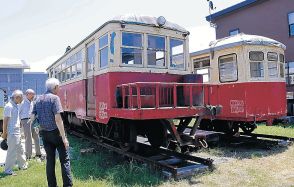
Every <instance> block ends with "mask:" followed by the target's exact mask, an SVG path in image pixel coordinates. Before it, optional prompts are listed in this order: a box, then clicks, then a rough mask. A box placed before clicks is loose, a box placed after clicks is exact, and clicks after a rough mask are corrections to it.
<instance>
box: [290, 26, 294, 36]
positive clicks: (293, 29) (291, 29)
mask: <svg viewBox="0 0 294 187" xmlns="http://www.w3.org/2000/svg"><path fill="white" fill-rule="evenodd" d="M289 30H290V31H289V34H290V36H294V24H292V25H289Z"/></svg>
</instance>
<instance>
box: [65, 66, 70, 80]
mask: <svg viewBox="0 0 294 187" xmlns="http://www.w3.org/2000/svg"><path fill="white" fill-rule="evenodd" d="M70 77H71V72H70V67H69V68H67V69H66V80H69V79H70Z"/></svg>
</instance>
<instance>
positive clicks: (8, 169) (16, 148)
mask: <svg viewBox="0 0 294 187" xmlns="http://www.w3.org/2000/svg"><path fill="white" fill-rule="evenodd" d="M22 100H23V93H22V91H20V90H15V91H14V92H13V93H12V97H11V100H10V101H9V102H8V103H7V104H6V105H5V107H4V120H3V134H2V138H3V139H7V144H8V150H7V155H6V162H5V170H4V173H5V174H7V175H16V174H15V173H14V172H13V171H12V168H13V166H14V164H15V162H17V164H18V167H19V168H20V169H27V163H26V157H25V154H24V149H23V146H22V144H21V140H20V120H19V109H18V104H20V103H21V102H22Z"/></svg>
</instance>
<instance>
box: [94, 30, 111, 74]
mask: <svg viewBox="0 0 294 187" xmlns="http://www.w3.org/2000/svg"><path fill="white" fill-rule="evenodd" d="M104 37H107V44H106V45H104V46H103V47H101V46H100V39H102V38H104ZM109 40H110V37H109V33H108V32H107V33H104V34H103V35H102V36H101V37H99V38H98V68H97V69H100V70H102V69H105V68H108V67H109V63H110V62H109V54H110V53H109V42H110V41H109ZM105 48H107V64H106V66H103V67H101V51H102V50H104V49H105Z"/></svg>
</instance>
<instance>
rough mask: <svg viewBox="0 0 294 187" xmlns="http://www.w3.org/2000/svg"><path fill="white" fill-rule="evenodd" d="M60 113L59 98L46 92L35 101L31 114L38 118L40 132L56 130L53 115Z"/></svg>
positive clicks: (61, 110)
mask: <svg viewBox="0 0 294 187" xmlns="http://www.w3.org/2000/svg"><path fill="white" fill-rule="evenodd" d="M61 112H63V109H62V106H61V102H60V99H59V97H58V96H57V95H54V94H52V93H51V92H46V93H45V94H43V95H41V96H39V98H38V99H37V100H36V102H35V104H34V107H33V111H32V114H35V115H36V117H37V118H38V120H39V124H40V127H41V130H44V131H52V130H55V129H57V125H56V122H55V115H56V114H58V113H61Z"/></svg>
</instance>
